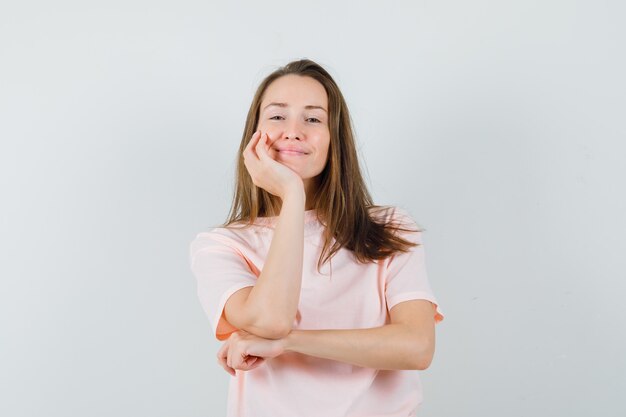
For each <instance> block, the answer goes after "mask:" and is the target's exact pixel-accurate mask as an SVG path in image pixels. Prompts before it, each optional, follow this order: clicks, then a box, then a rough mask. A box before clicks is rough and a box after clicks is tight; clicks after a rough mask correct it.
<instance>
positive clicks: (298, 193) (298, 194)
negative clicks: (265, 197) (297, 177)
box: [282, 182, 306, 206]
mask: <svg viewBox="0 0 626 417" xmlns="http://www.w3.org/2000/svg"><path fill="white" fill-rule="evenodd" d="M282 200H283V203H284V202H286V201H289V202H290V203H291V202H294V203H300V202H301V203H302V205H303V206H304V205H306V192H305V191H304V186H303V185H302V183H300V184H298V183H295V182H294V184H293V185H291V186H289V188H288V189H287V191H285V194H283V197H282Z"/></svg>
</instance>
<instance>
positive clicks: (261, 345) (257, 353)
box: [217, 330, 285, 376]
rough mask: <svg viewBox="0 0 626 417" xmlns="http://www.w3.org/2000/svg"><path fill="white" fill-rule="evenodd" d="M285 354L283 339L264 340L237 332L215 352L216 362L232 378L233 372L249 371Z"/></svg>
mask: <svg viewBox="0 0 626 417" xmlns="http://www.w3.org/2000/svg"><path fill="white" fill-rule="evenodd" d="M284 352H285V347H284V339H264V338H262V337H259V336H256V335H253V334H252V333H248V332H246V331H245V330H237V331H236V332H233V333H232V334H231V335H230V337H229V338H228V339H227V340H226V341H225V342H224V344H223V345H222V347H221V348H220V349H219V351H218V352H217V362H218V363H219V364H220V365H221V366H222V367H223V368H224V369H225V370H226V372H228V373H229V374H231V375H232V376H235V375H236V372H235V370H236V369H239V370H242V371H249V370H251V369H254V368H256V367H258V366H260V365H261V364H263V363H264V362H265V359H271V358H275V357H277V356H280V355H282V354H283V353H284Z"/></svg>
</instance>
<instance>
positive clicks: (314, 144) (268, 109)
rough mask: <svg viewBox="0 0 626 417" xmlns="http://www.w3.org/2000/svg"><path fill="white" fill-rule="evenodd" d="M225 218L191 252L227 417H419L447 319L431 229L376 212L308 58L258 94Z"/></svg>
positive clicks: (333, 88)
mask: <svg viewBox="0 0 626 417" xmlns="http://www.w3.org/2000/svg"><path fill="white" fill-rule="evenodd" d="M239 156H240V158H239V162H238V167H237V179H236V189H235V195H234V198H233V204H232V208H231V212H230V215H229V218H228V220H227V221H226V222H225V223H224V224H222V225H220V226H219V227H216V228H214V229H212V230H210V231H208V232H202V233H199V234H198V235H197V236H196V238H195V239H194V240H193V241H192V242H191V245H190V264H191V269H192V271H193V273H194V276H195V277H196V279H197V282H198V296H199V299H200V302H201V304H202V306H203V308H204V310H205V312H206V313H207V316H208V319H209V321H210V324H211V328H212V332H213V334H214V335H215V337H216V338H217V339H218V340H220V341H224V344H223V345H222V346H221V348H220V349H219V351H218V354H217V357H218V362H219V364H220V365H221V366H223V367H224V369H225V370H226V371H227V372H229V373H230V374H231V375H232V376H233V378H231V380H230V386H229V398H228V416H229V417H241V416H252V417H266V416H267V417H283V416H284V417H296V416H297V417H306V416H316V417H317V416H325V417H340V416H341V417H343V416H372V417H373V416H398V417H400V416H402V417H407V416H414V415H415V412H416V410H417V407H418V406H419V404H420V403H421V402H422V389H421V383H420V380H419V377H418V373H417V370H423V369H426V368H428V367H429V365H430V363H431V361H432V359H433V354H434V350H435V324H436V323H438V322H440V321H441V320H443V317H444V316H443V313H442V311H441V309H440V308H439V305H438V302H437V300H436V298H435V296H434V294H433V292H432V290H431V288H430V285H429V281H428V278H427V274H426V269H425V263H424V250H423V247H422V245H421V242H422V239H421V234H422V232H423V230H420V229H419V228H417V225H416V223H415V222H414V221H413V220H412V218H411V216H410V215H409V214H408V213H407V212H406V211H405V210H403V209H400V208H397V207H394V206H376V205H374V204H373V202H372V198H371V197H370V194H369V192H368V191H367V189H366V186H365V183H364V181H363V178H362V176H361V171H360V168H359V163H358V159H357V152H356V147H355V143H354V137H353V131H352V126H351V119H350V116H349V113H348V108H347V105H346V102H345V100H344V98H343V96H342V94H341V92H340V90H339V88H338V86H337V84H336V83H335V81H334V80H333V79H332V77H331V76H330V75H329V74H328V72H327V71H326V70H324V69H323V68H322V67H321V66H320V65H318V64H316V63H315V62H313V61H311V60H307V59H304V60H299V61H294V62H291V63H289V64H287V65H285V66H284V67H282V68H279V69H278V70H276V71H274V72H273V73H271V74H270V75H269V76H267V77H266V78H265V79H264V80H263V81H262V82H261V84H260V86H259V87H258V89H257V92H256V94H255V96H254V99H253V100H252V105H251V106H250V110H249V112H248V117H247V120H246V124H245V128H244V132H243V136H242V140H241V145H240V147H239Z"/></svg>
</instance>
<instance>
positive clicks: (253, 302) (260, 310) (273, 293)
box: [246, 187, 306, 337]
mask: <svg viewBox="0 0 626 417" xmlns="http://www.w3.org/2000/svg"><path fill="white" fill-rule="evenodd" d="M305 204H306V194H305V192H304V189H301V188H299V187H295V188H294V189H293V191H291V192H290V193H288V194H287V195H286V196H285V198H284V199H283V202H282V206H281V210H280V215H279V216H278V219H277V222H276V225H275V229H274V236H273V238H272V243H271V244H270V248H269V252H268V254H267V258H266V260H265V264H264V265H263V269H262V271H261V274H260V276H259V277H258V279H257V283H256V285H255V286H254V287H253V289H252V290H251V291H250V294H249V295H248V299H247V301H246V303H247V305H248V306H249V307H250V308H251V311H254V312H255V315H256V323H255V326H256V327H260V328H264V329H273V331H275V332H276V335H277V337H279V336H281V335H286V334H287V333H288V332H289V330H291V326H292V324H293V321H294V319H295V317H296V313H297V311H298V303H299V301H300V289H301V286H302V257H303V251H304V209H305Z"/></svg>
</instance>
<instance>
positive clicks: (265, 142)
mask: <svg viewBox="0 0 626 417" xmlns="http://www.w3.org/2000/svg"><path fill="white" fill-rule="evenodd" d="M271 141H272V139H271V138H270V136H269V135H268V134H267V133H265V134H263V137H262V138H261V139H259V141H258V143H257V145H256V146H255V148H254V149H255V150H256V153H257V155H258V157H259V159H261V160H265V161H267V160H268V159H272V160H273V158H272V157H271V156H270V154H269V152H270V151H269V150H270V145H271V143H272V142H271Z"/></svg>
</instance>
